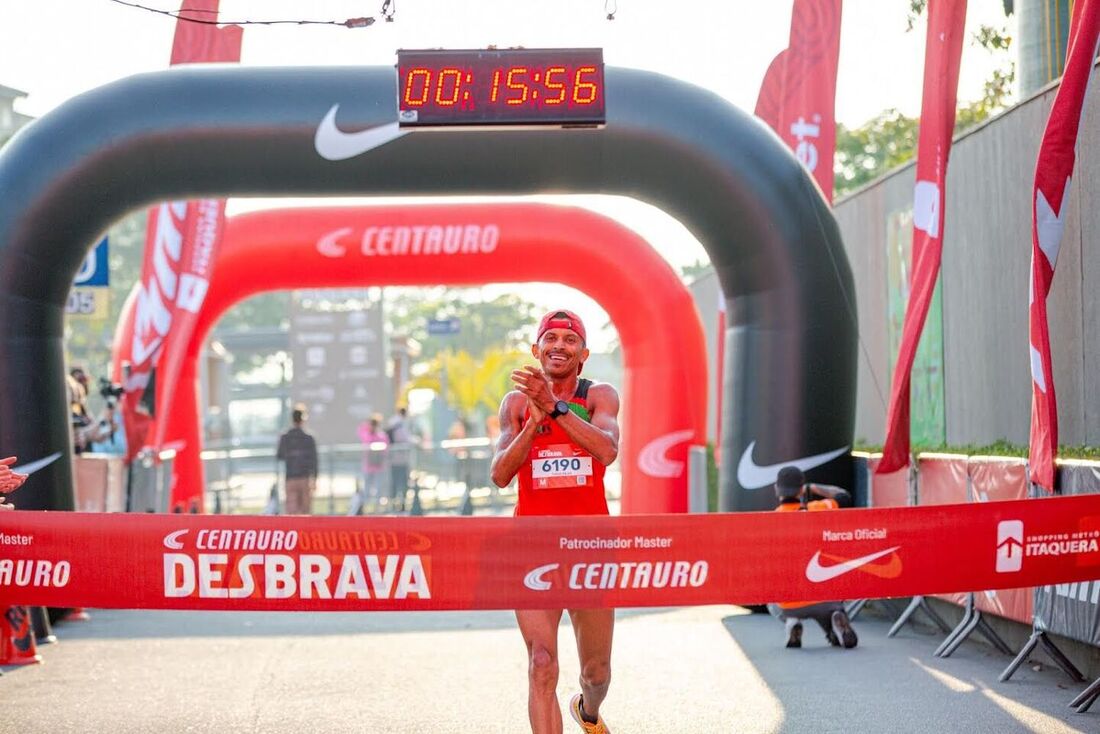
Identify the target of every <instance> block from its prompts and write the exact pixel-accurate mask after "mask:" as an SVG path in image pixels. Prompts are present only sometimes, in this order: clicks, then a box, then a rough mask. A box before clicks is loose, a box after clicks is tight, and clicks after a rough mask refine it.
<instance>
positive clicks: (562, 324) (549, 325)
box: [535, 308, 588, 344]
mask: <svg viewBox="0 0 1100 734" xmlns="http://www.w3.org/2000/svg"><path fill="white" fill-rule="evenodd" d="M550 329H569V330H571V331H574V332H576V334H577V336H579V337H580V338H581V341H583V342H585V343H586V344H587V343H588V335H587V333H586V332H585V330H584V322H583V321H581V318H580V316H577V314H575V313H573V312H572V311H566V310H565V309H561V308H559V309H555V310H553V311H551V312H550V313H548V314H546V315H545V316H543V317H542V320H541V321H539V333H538V336H537V337H535V341H536V342H537V341H539V340H541V339H542V335H543V334H545V333H546V332H547V331H549V330H550Z"/></svg>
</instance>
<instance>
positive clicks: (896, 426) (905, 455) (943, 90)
mask: <svg viewBox="0 0 1100 734" xmlns="http://www.w3.org/2000/svg"><path fill="white" fill-rule="evenodd" d="M965 24H966V1H965V0H929V2H928V34H927V36H926V37H925V38H926V40H925V51H924V54H925V56H924V96H923V98H922V100H921V111H920V137H919V139H918V141H917V183H916V186H915V187H914V190H913V254H912V271H911V272H912V276H911V281H910V289H909V302H908V303H907V304H906V305H905V319H904V321H903V322H902V328H901V344H900V345H899V347H898V359H897V362H895V363H894V378H893V383H892V385H891V388H890V406H889V409H888V410H887V413H886V442H885V445H884V446H883V448H882V462H881V463H880V464H879V467H878V471H880V472H882V473H884V474H888V473H890V472H893V471H897V470H898V469H900V468H901V467H903V466H906V465H908V463H909V387H910V378H911V375H912V371H913V360H914V359H915V358H916V356H917V346H918V345H919V344H920V336H921V332H922V331H924V321H925V319H926V318H927V317H928V307H929V306H930V305H931V303H932V295H933V293H934V292H935V289H936V279H937V278H938V277H939V274H940V257H941V255H942V254H943V215H944V211H943V202H944V196H943V191H944V186H945V184H946V182H947V159H948V155H949V154H950V152H951V132H952V130H953V129H954V127H955V101H956V97H957V95H958V89H959V64H960V63H961V61H962V43H963V29H964V26H965Z"/></svg>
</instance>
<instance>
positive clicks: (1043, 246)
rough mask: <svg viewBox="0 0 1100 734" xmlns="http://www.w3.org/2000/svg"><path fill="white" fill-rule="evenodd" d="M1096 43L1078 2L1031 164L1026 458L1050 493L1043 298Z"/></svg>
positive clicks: (1090, 13) (1051, 431) (1088, 15)
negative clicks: (1058, 81) (1059, 80)
mask: <svg viewBox="0 0 1100 734" xmlns="http://www.w3.org/2000/svg"><path fill="white" fill-rule="evenodd" d="M1098 37H1100V2H1096V0H1078V2H1077V3H1076V4H1075V5H1074V7H1073V18H1072V20H1071V23H1070V37H1069V43H1068V45H1067V47H1066V66H1065V72H1064V73H1063V75H1062V84H1061V86H1059V87H1058V92H1057V93H1056V94H1055V96H1054V104H1053V106H1052V107H1051V110H1050V117H1049V118H1048V119H1047V126H1046V130H1045V131H1044V133H1043V142H1042V144H1041V145H1040V146H1039V156H1038V159H1037V160H1036V162H1035V186H1034V191H1033V194H1032V211H1031V213H1032V219H1031V281H1030V288H1029V291H1028V336H1029V351H1030V354H1031V435H1030V450H1029V453H1028V456H1029V459H1030V462H1031V480H1032V481H1033V482H1034V483H1035V484H1037V485H1039V486H1040V487H1042V488H1043V489H1045V490H1047V491H1048V492H1053V491H1054V457H1055V455H1056V454H1057V453H1058V401H1057V399H1056V397H1055V393H1054V372H1053V369H1052V367H1053V358H1052V355H1051V351H1050V328H1049V324H1048V322H1047V297H1048V296H1049V294H1050V286H1051V282H1052V281H1053V279H1054V268H1055V266H1056V265H1057V264H1058V251H1059V250H1060V249H1061V246H1062V234H1063V230H1064V225H1065V214H1066V203H1067V201H1068V200H1069V190H1070V177H1071V176H1072V175H1073V164H1074V161H1075V160H1076V157H1077V156H1076V146H1077V132H1078V126H1079V123H1080V120H1081V108H1082V106H1083V105H1084V101H1085V94H1086V93H1087V92H1088V85H1089V77H1090V75H1091V73H1092V65H1093V61H1094V60H1095V59H1096V53H1097V39H1098Z"/></svg>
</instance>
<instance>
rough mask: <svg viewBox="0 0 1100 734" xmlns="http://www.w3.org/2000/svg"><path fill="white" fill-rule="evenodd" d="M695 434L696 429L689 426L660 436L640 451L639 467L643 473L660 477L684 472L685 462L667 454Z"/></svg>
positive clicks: (663, 477) (676, 475)
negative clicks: (675, 459) (674, 459)
mask: <svg viewBox="0 0 1100 734" xmlns="http://www.w3.org/2000/svg"><path fill="white" fill-rule="evenodd" d="M694 435H695V431H694V430H692V429H690V428H688V429H686V430H683V431H673V432H672V433H666V434H665V435H663V436H658V437H657V438H655V439H653V440H652V441H650V442H649V443H647V444H646V445H645V447H644V448H643V449H642V450H641V451H639V452H638V469H640V470H641V472H642V473H643V474H648V475H649V476H651V477H656V478H658V479H674V478H676V477H678V476H680V475H681V474H683V473H684V462H682V461H673V460H671V459H669V458H668V457H667V456H665V454H666V453H667V452H668V450H669V449H670V448H672V447H673V446H675V445H676V444H678V443H682V442H683V441H687V440H688V439H690V438H691V437H692V436H694Z"/></svg>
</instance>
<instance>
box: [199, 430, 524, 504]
mask: <svg viewBox="0 0 1100 734" xmlns="http://www.w3.org/2000/svg"><path fill="white" fill-rule="evenodd" d="M317 454H318V476H317V486H316V489H315V491H314V496H313V508H312V509H313V512H314V513H317V514H330V515H337V514H348V513H349V511H350V512H351V513H352V514H359V513H360V512H367V513H393V512H418V511H423V512H458V513H462V514H471V513H472V512H473V509H474V508H475V507H496V506H497V505H499V506H500V507H501V508H503V507H505V506H507V505H510V504H514V502H515V489H514V484H513V486H511V487H507V488H505V489H499V488H497V487H496V486H495V485H493V484H492V482H491V481H490V480H489V463H490V461H491V460H492V445H491V442H490V440H489V439H488V438H487V437H480V438H467V439H450V440H445V441H440V442H436V443H427V442H425V443H415V444H414V443H410V444H389V445H387V444H385V443H377V444H371V445H368V446H364V445H363V444H336V445H325V446H318V448H317ZM201 457H202V461H203V464H204V468H205V471H206V477H207V489H208V491H209V492H210V493H211V495H212V500H213V501H212V502H210V503H208V506H209V507H211V508H212V510H213V511H214V512H222V513H251V512H261V511H263V509H264V508H265V507H266V506H267V504H268V501H269V500H270V498H271V497H272V495H273V494H274V495H275V496H278V497H279V498H280V500H281V499H282V498H284V497H285V494H284V492H285V488H284V486H283V484H284V482H283V480H282V466H281V464H280V463H279V462H278V461H277V460H276V458H275V448H274V447H271V448H230V447H220V448H219V447H211V448H208V449H206V450H204V451H203V452H202V454H201ZM399 457H400V459H405V460H406V461H407V464H406V465H407V467H408V473H407V486H406V487H405V491H404V492H402V491H401V488H400V487H396V491H395V481H396V482H397V483H400V478H401V474H402V473H401V472H400V470H399V468H398V467H400V466H401V464H400V463H399V460H400V459H399ZM372 475H373V476H372ZM281 504H282V503H281V501H280V505H281Z"/></svg>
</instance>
